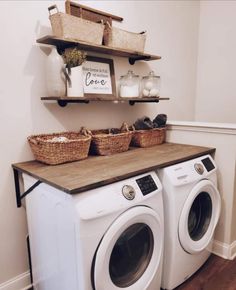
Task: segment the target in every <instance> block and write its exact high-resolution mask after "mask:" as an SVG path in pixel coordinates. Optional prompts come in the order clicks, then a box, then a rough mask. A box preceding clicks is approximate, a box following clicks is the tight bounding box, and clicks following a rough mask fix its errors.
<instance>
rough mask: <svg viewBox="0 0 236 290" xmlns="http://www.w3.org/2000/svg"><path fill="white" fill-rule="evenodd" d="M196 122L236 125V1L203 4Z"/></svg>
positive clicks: (203, 2)
mask: <svg viewBox="0 0 236 290" xmlns="http://www.w3.org/2000/svg"><path fill="white" fill-rule="evenodd" d="M200 3H201V4H200V22H199V42H198V44H199V47H198V72H197V90H196V111H195V120H196V121H203V122H224V123H236V114H235V108H236V82H235V67H236V54H235V51H236V38H235V35H236V17H235V15H236V1H201V2H200Z"/></svg>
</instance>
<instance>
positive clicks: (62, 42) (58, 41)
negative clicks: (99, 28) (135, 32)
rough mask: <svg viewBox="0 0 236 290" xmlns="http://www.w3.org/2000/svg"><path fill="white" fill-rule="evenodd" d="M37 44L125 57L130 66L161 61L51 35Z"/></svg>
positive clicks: (146, 55) (122, 50) (149, 55)
mask: <svg viewBox="0 0 236 290" xmlns="http://www.w3.org/2000/svg"><path fill="white" fill-rule="evenodd" d="M37 43H42V44H49V45H55V46H56V47H57V48H58V49H59V50H64V49H65V48H67V47H70V46H72V45H77V46H78V47H79V49H81V50H86V51H93V52H98V53H104V54H110V55H114V56H121V57H127V58H128V59H129V63H130V64H134V63H135V61H137V60H145V61H149V60H157V59H161V57H160V56H158V55H152V54H147V53H141V52H136V51H131V50H124V49H118V48H113V47H108V46H105V45H94V44H90V43H88V42H83V41H77V40H73V39H64V38H59V37H55V36H51V35H47V36H44V37H42V38H39V39H37Z"/></svg>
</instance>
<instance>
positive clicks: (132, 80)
mask: <svg viewBox="0 0 236 290" xmlns="http://www.w3.org/2000/svg"><path fill="white" fill-rule="evenodd" d="M139 85H140V77H139V76H138V75H135V74H134V72H133V71H131V70H129V71H128V73H127V74H126V75H124V76H121V77H120V97H122V98H138V97H139Z"/></svg>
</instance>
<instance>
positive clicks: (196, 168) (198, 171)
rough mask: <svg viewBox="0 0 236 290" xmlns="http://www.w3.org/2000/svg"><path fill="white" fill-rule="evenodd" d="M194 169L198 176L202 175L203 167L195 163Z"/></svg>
mask: <svg viewBox="0 0 236 290" xmlns="http://www.w3.org/2000/svg"><path fill="white" fill-rule="evenodd" d="M194 169H195V170H196V171H197V173H198V174H200V175H202V174H203V173H204V167H203V166H202V164H201V163H195V164H194Z"/></svg>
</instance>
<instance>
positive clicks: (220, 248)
mask: <svg viewBox="0 0 236 290" xmlns="http://www.w3.org/2000/svg"><path fill="white" fill-rule="evenodd" d="M212 252H213V254H215V255H217V256H220V257H222V258H224V259H228V260H233V259H234V258H235V257H236V241H234V242H233V243H231V244H226V243H222V242H220V241H216V240H214V241H213V250H212Z"/></svg>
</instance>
